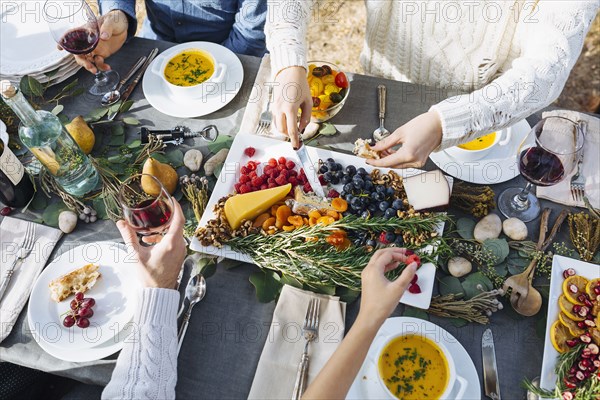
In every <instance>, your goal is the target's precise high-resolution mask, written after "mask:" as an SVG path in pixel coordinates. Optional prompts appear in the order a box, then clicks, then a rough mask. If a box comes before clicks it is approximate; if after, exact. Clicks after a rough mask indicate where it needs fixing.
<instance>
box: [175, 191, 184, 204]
mask: <svg viewBox="0 0 600 400" xmlns="http://www.w3.org/2000/svg"><path fill="white" fill-rule="evenodd" d="M173 198H174V199H175V200H177V201H181V199H182V198H183V192H182V191H181V190H179V189H178V190H177V191H175V193H173Z"/></svg>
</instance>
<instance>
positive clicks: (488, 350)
mask: <svg viewBox="0 0 600 400" xmlns="http://www.w3.org/2000/svg"><path fill="white" fill-rule="evenodd" d="M481 355H482V357H483V384H484V387H485V395H486V396H487V397H489V398H490V399H492V400H500V382H499V381H498V367H497V366H496V350H495V348H494V336H493V335H492V330H491V329H489V328H488V329H486V330H485V332H483V336H482V338H481Z"/></svg>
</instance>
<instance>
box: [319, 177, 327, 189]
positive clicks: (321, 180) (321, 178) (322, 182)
mask: <svg viewBox="0 0 600 400" xmlns="http://www.w3.org/2000/svg"><path fill="white" fill-rule="evenodd" d="M319 183H320V184H321V186H325V185H327V182H326V181H325V177H324V176H323V175H319Z"/></svg>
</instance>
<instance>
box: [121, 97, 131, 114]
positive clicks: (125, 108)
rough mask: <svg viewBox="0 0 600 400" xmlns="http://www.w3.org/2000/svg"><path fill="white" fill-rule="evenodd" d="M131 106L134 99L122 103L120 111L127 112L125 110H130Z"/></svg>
mask: <svg viewBox="0 0 600 400" xmlns="http://www.w3.org/2000/svg"><path fill="white" fill-rule="evenodd" d="M131 106H133V100H127V101H126V102H125V103H123V104H122V105H121V108H119V112H120V113H125V112H127V111H129V109H130V108H131Z"/></svg>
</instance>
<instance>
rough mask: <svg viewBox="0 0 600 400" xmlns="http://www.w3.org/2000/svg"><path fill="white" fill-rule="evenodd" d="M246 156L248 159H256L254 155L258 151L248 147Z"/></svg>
mask: <svg viewBox="0 0 600 400" xmlns="http://www.w3.org/2000/svg"><path fill="white" fill-rule="evenodd" d="M244 154H245V155H247V156H248V157H254V154H256V149H255V148H254V147H246V150H244Z"/></svg>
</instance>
